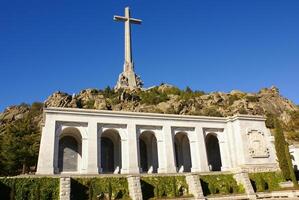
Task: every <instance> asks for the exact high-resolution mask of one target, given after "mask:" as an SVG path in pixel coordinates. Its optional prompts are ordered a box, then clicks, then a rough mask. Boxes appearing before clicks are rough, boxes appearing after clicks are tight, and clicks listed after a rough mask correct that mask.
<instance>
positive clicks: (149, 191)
mask: <svg viewBox="0 0 299 200" xmlns="http://www.w3.org/2000/svg"><path fill="white" fill-rule="evenodd" d="M140 181H141V190H142V196H143V199H159V198H175V197H190V196H192V195H190V194H189V188H188V185H187V183H186V178H185V176H152V177H141V179H140Z"/></svg>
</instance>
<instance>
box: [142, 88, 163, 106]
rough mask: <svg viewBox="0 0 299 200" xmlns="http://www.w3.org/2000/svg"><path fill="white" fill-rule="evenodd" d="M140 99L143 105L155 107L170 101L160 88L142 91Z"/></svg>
mask: <svg viewBox="0 0 299 200" xmlns="http://www.w3.org/2000/svg"><path fill="white" fill-rule="evenodd" d="M140 98H141V103H142V104H147V105H155V104H158V103H160V102H165V101H168V100H169V98H168V96H167V94H166V93H162V92H160V91H159V90H158V88H153V89H150V90H147V91H142V92H141V93H140Z"/></svg>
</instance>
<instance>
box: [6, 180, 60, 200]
mask: <svg viewBox="0 0 299 200" xmlns="http://www.w3.org/2000/svg"><path fill="white" fill-rule="evenodd" d="M0 199H8V200H24V199H26V200H54V199H59V179H58V178H0Z"/></svg>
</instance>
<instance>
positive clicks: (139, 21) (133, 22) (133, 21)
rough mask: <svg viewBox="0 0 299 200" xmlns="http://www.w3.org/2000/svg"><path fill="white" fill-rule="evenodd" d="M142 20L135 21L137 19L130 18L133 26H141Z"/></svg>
mask: <svg viewBox="0 0 299 200" xmlns="http://www.w3.org/2000/svg"><path fill="white" fill-rule="evenodd" d="M141 22H142V20H140V19H135V18H130V23H132V24H141Z"/></svg>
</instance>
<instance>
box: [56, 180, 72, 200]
mask: <svg viewBox="0 0 299 200" xmlns="http://www.w3.org/2000/svg"><path fill="white" fill-rule="evenodd" d="M59 199H60V200H70V199H71V178H70V177H61V178H60V186H59Z"/></svg>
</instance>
